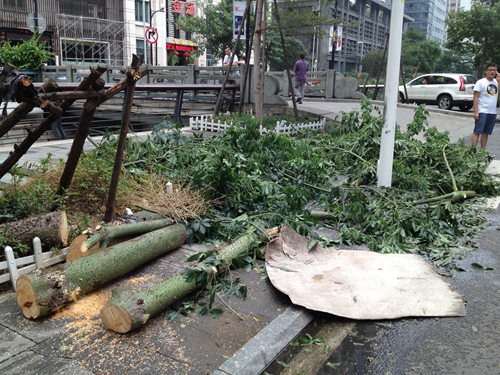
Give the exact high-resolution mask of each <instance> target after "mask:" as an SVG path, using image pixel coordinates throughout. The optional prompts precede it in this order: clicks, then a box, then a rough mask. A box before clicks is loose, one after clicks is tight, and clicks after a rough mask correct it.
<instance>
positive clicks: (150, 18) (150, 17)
mask: <svg viewBox="0 0 500 375" xmlns="http://www.w3.org/2000/svg"><path fill="white" fill-rule="evenodd" d="M162 5H163V4H161V5H160V6H162ZM149 10H150V14H149V27H153V16H154V15H155V14H156V13H158V12H165V8H164V7H163V6H162V8H161V9H158V10H155V11H154V12H153V11H152V10H151V8H150V9H149ZM155 46H156V54H155V55H156V56H155V57H156V61H155V65H158V41H156V43H155ZM152 63H153V45H152V44H151V64H152Z"/></svg>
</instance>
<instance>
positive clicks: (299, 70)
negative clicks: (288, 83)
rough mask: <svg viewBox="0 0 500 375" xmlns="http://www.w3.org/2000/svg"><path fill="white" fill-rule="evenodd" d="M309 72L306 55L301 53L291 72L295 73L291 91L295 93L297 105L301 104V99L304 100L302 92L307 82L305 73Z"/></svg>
mask: <svg viewBox="0 0 500 375" xmlns="http://www.w3.org/2000/svg"><path fill="white" fill-rule="evenodd" d="M308 70H309V63H308V62H307V61H306V55H305V54H303V53H301V54H300V56H299V60H297V62H296V63H295V65H294V66H293V72H294V73H295V80H294V82H293V91H294V93H295V98H296V99H297V103H299V104H302V98H304V92H305V88H306V82H307V71H308Z"/></svg>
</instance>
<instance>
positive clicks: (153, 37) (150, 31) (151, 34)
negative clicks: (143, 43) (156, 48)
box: [144, 27, 158, 44]
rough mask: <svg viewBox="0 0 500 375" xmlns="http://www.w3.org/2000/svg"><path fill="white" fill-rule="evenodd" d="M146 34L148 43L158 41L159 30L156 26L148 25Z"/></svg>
mask: <svg viewBox="0 0 500 375" xmlns="http://www.w3.org/2000/svg"><path fill="white" fill-rule="evenodd" d="M144 36H145V37H146V40H147V41H148V43H150V44H155V43H156V42H157V41H158V30H156V29H155V28H154V27H148V28H147V29H146V34H145V35H144Z"/></svg>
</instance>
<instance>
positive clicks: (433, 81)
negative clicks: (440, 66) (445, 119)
mask: <svg viewBox="0 0 500 375" xmlns="http://www.w3.org/2000/svg"><path fill="white" fill-rule="evenodd" d="M475 84H476V78H474V76H472V75H470V74H458V73H432V74H424V75H422V76H420V77H417V78H415V79H414V80H412V81H410V82H409V83H407V84H406V85H404V86H399V99H400V100H401V102H402V103H417V104H421V103H424V104H437V106H438V107H439V108H441V109H451V108H452V107H455V106H457V107H458V108H460V110H461V111H464V112H465V111H468V110H469V109H471V108H472V100H473V98H474V85H475Z"/></svg>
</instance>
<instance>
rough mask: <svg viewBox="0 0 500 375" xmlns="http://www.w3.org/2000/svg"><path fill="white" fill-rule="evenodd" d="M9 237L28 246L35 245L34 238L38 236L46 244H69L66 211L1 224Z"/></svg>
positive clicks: (0, 227) (1, 227)
mask: <svg viewBox="0 0 500 375" xmlns="http://www.w3.org/2000/svg"><path fill="white" fill-rule="evenodd" d="M0 230H3V231H4V233H3V234H4V236H5V237H7V238H15V239H18V240H19V241H21V242H22V243H23V244H26V245H28V246H32V245H33V238H35V237H38V238H40V241H42V243H43V244H44V245H62V246H66V245H67V244H68V236H69V229H68V219H67V217H66V212H64V211H56V212H49V213H48V214H43V215H39V216H33V217H29V218H27V219H23V220H18V221H13V222H10V223H6V224H2V225H0Z"/></svg>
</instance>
